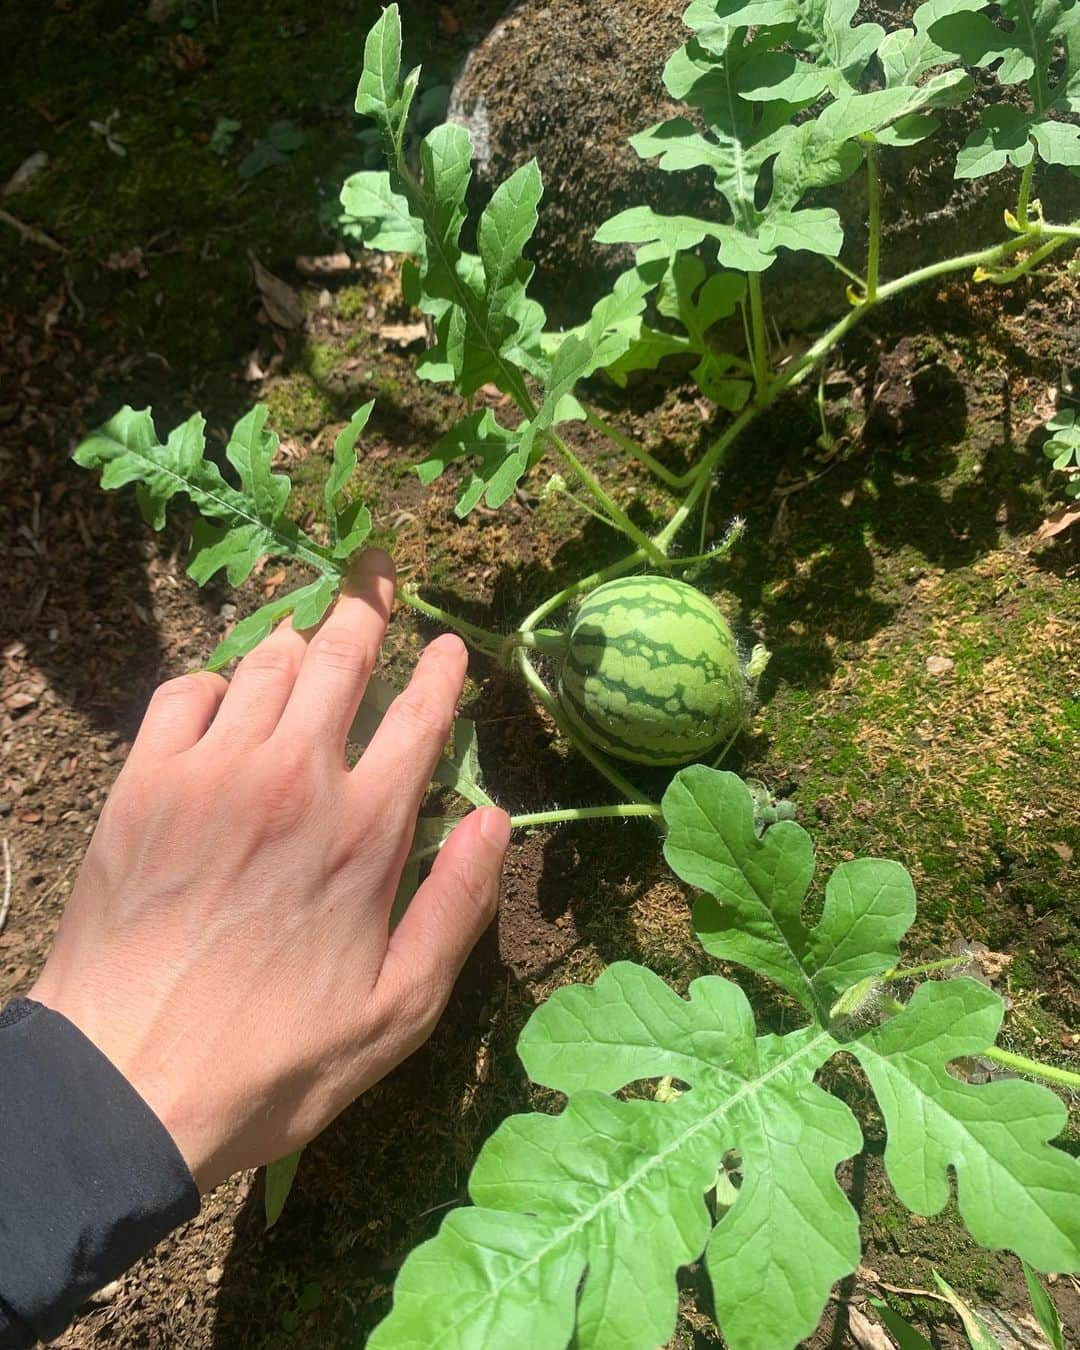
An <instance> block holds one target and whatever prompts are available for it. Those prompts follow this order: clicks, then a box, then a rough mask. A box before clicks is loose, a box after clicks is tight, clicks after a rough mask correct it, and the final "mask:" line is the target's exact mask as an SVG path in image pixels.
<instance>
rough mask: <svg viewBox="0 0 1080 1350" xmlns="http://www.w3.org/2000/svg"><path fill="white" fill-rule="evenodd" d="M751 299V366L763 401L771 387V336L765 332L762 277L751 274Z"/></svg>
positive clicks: (749, 286) (754, 273) (748, 282)
mask: <svg viewBox="0 0 1080 1350" xmlns="http://www.w3.org/2000/svg"><path fill="white" fill-rule="evenodd" d="M746 288H747V294H748V295H749V297H750V337H751V343H752V345H751V348H750V364H751V366H752V367H753V371H754V388H755V389H756V391H757V396H758V399H759V400H760V399H762V398H763V397H764V395H765V391H766V390H767V389H768V387H769V335H768V333H767V332H766V330H765V306H764V303H763V301H762V298H761V276H760V275H759V274H758V273H757V272H750V273H748V274H747V278H746Z"/></svg>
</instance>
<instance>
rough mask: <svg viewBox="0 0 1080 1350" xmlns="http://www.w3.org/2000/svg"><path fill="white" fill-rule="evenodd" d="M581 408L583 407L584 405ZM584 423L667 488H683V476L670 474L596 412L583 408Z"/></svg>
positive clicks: (664, 466)
mask: <svg viewBox="0 0 1080 1350" xmlns="http://www.w3.org/2000/svg"><path fill="white" fill-rule="evenodd" d="M582 406H583V407H584V405H582ZM585 421H586V422H587V423H588V425H589V426H591V427H593V428H594V429H595V430H596V431H599V432H600V433H601V434H602V435H604V436H606V437H607V438H608V440H609V441H611V442H613V443H614V444H615V445H617V446H618V447H619V449H620V450H625V451H626V453H627V454H628V455H630V456H632V457H633V458H634V459H636V460H639V461H640V462H641V463H642V464H644V465H645V467H646V468H647V469H649V470H650V472H652V473H654V474H656V476H657V478H659V479H661V480H662V481H663V482H665V483H667V485H668V487H682V486H683V480H684V478H685V475H684V474H677V473H672V471H671V470H670V469H669V468H668V467H667V466H666V465H664V464H661V463H660V461H659V460H658V459H655V458H654V457H653V456H652V455H650V454H649V452H648V451H647V450H643V449H642V448H641V446H640V445H638V444H637V442H636V441H632V440H631V439H630V437H629V436H625V435H623V433H622V432H621V431H620V430H619V428H618V427H614V426H612V425H611V423H610V422H607V421H605V420H604V418H602V417H601V416H600V414H599V413H598V412H594V411H593V409H592V408H585Z"/></svg>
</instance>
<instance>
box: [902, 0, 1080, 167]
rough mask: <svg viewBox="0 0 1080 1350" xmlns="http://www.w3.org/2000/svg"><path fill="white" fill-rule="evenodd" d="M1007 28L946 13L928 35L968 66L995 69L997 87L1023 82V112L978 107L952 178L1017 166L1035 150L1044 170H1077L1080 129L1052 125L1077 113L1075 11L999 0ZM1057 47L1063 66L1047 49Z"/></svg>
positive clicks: (1044, 2) (1040, 0)
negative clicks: (976, 120)
mask: <svg viewBox="0 0 1080 1350" xmlns="http://www.w3.org/2000/svg"><path fill="white" fill-rule="evenodd" d="M996 9H997V11H998V12H999V13H1000V16H1001V18H1002V19H1003V20H1005V21H1006V22H1007V23H1008V24H1009V30H1008V31H1006V30H1005V29H1003V28H999V27H998V26H997V24H995V23H993V22H992V21H991V20H990V19H989V18H988V17H987V15H986V14H984V13H972V12H962V13H946V14H943V15H942V17H940V18H939V19H937V20H936V21H935V22H932V23H931V24H930V25H929V36H930V37H931V39H932V40H933V41H934V42H936V43H938V44H939V45H940V46H941V47H942V48H944V49H945V50H946V51H948V52H953V53H955V54H956V55H958V56H959V57H960V59H961V60H962V61H963V62H964V63H965V64H966V65H969V66H976V67H982V66H989V65H993V66H994V67H995V74H996V76H997V78H998V79H999V80H1000V81H1001V83H1002V84H1005V85H1010V84H1018V83H1021V82H1025V83H1026V85H1027V93H1028V96H1029V105H1030V106H1029V107H1027V108H1023V109H1021V108H1019V107H1014V106H1013V105H1012V104H996V105H993V106H991V107H988V108H984V109H983V112H982V117H981V122H982V125H981V127H980V128H979V129H978V130H977V131H974V132H972V134H971V136H969V138H968V140H967V141H966V142H965V144H964V145H963V147H962V148H961V150H960V154H959V156H958V158H957V163H956V176H957V178H979V177H982V176H983V175H985V174H988V173H995V172H997V170H998V169H1001V168H1003V167H1004V166H1005V165H1006V164H1010V163H1011V164H1014V165H1016V166H1017V167H1021V168H1022V167H1023V166H1024V165H1026V164H1029V163H1030V162H1031V158H1032V155H1033V154H1034V153H1035V149H1036V147H1037V148H1038V153H1039V155H1040V157H1041V158H1042V159H1043V160H1045V161H1046V162H1047V163H1048V164H1065V165H1068V166H1070V167H1077V166H1080V127H1077V126H1075V125H1070V124H1067V123H1065V122H1062V121H1060V120H1058V119H1060V118H1062V117H1064V116H1067V115H1068V114H1070V113H1078V112H1080V9H1078V8H1077V7H1076V5H1075V4H1071V3H1067V2H1066V0H1001V3H1000V4H999V5H997V6H996ZM1059 42H1060V43H1063V45H1064V48H1065V60H1064V63H1063V68H1061V67H1057V72H1058V73H1057V74H1056V75H1055V69H1056V65H1055V51H1056V48H1057V45H1058V43H1059Z"/></svg>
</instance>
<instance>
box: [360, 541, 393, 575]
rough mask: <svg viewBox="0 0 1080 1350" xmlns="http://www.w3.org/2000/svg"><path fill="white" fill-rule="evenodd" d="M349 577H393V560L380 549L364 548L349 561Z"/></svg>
mask: <svg viewBox="0 0 1080 1350" xmlns="http://www.w3.org/2000/svg"><path fill="white" fill-rule="evenodd" d="M349 576H350V577H370V576H380V577H390V578H393V576H394V560H393V558H391V556H390V554H389V553H386V552H384V551H383V549H381V548H366V549H364V551H363V553H357V554H356V555H355V556H354V557H353V558H352V559H350V561H349Z"/></svg>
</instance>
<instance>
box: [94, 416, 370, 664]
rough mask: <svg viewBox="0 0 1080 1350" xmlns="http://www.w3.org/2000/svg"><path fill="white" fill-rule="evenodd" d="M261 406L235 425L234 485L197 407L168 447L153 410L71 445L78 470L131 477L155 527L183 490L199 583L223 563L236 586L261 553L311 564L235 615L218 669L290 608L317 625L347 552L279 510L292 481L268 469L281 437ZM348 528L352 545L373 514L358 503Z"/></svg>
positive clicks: (192, 572)
mask: <svg viewBox="0 0 1080 1350" xmlns="http://www.w3.org/2000/svg"><path fill="white" fill-rule="evenodd" d="M266 417H267V410H266V408H265V407H264V406H262V405H261V404H259V405H257V406H256V407H255V408H253V409H252V410H251V412H249V413H248V414H247V415H246V416H245V417H242V418H241V419H240V421H239V422H237V424H236V426H235V427H234V429H233V433H232V435H231V437H230V438H229V443H228V445H227V447H226V450H225V454H226V457H227V458H228V460H229V462H230V464H231V465H232V466H233V468H234V469H235V470H236V472H237V475H238V477H239V479H240V486H239V487H238V488H237V487H233V485H232V484H231V483H229V482H227V481H226V479H225V478H224V477H223V476H222V473H221V470H220V469H219V468H218V467H217V465H216V464H215V463H214V462H213V460H210V459H207V458H206V455H205V442H204V439H203V425H204V423H203V419H202V417H200V416H199V415H198V414H196V415H195V416H193V417H191V418H189V419H188V421H186V422H184V423H182V424H181V425H180V426H179V427H176V428H175V430H173V431H172V432H171V433H170V435H169V438H168V440H167V441H166V443H165V444H164V445H162V444H161V443H160V441H159V440H158V438H157V433H156V431H155V430H154V423H153V419H152V417H151V413H150V409H149V408H145V409H143V410H142V411H141V412H136V411H135V410H134V409H132V408H123V409H122V410H121V411H120V412H119V413H117V414H116V416H115V417H112V418H110V420H109V421H108V422H106V423H105V425H104V426H103V427H101V428H100V430H98V431H96V432H94V434H93V435H92V436H90V437H88V438H87V439H86V440H85V441H84V442H83V443H82V444H81V445H80V446H79V447H78V448H77V449H76V451H75V455H74V458H75V462H76V463H77V464H80V465H82V466H83V468H100V469H101V471H102V473H101V485H102V487H105V488H118V487H122V486H124V485H125V484H127V483H132V482H134V483H136V484H137V496H138V501H139V505H140V507H141V509H142V512H143V515H144V517H145V519H146V520H147V522H148V523H149V524H150V525H152V526H153V527H154V529H158V530H160V529H161V528H162V527H163V526H164V524H165V515H166V511H167V508H168V505H169V503H170V502H171V501H172V500H173V498H174V497H175V496H176V495H177V494H178V493H185V494H186V495H187V496H188V497H190V499H191V501H192V503H193V504H194V505H195V506H196V507H197V508H198V510H199V511H200V512H201V516H200V518H199V519H197V520H196V522H195V525H194V527H193V529H192V543H191V562H190V564H189V566H188V575H189V576H191V577H193V578H194V580H196V581H197V582H199V583H200V584H202V583H203V582H205V581H207V580H209V578H210V577H212V576H213V575H214V574H215V573H216V572H218V571H219V570H220V569H222V568H224V569H225V572H226V575H227V576H228V578H229V581H230V582H231V583H232V585H234V586H237V585H239V584H240V583H241V582H243V581H246V580H247V578H248V577H249V576H250V574H251V570H252V568H253V567H254V566H255V564H256V562H258V560H259V558H261V557H263V556H264V555H265V554H268V553H273V554H279V555H282V556H284V557H290V558H296V559H298V560H299V561H301V562H304V563H307V564H308V565H309V566H311V567H314V568H315V570H316V571H317V572H318V573H319V575H318V577H317V579H316V580H315V581H312V582H311V583H309V584H308V585H306V586H301V587H300V588H299V589H297V590H295V591H293V592H291V593H290V594H288V595H284V596H279V597H278V598H277V599H275V600H272V601H270V602H269V603H268V604H266V605H263V606H262V607H261V608H260V609H258V610H256V611H255V613H254V614H250V615H248V616H247V618H245V619H243V620H241V622H240V623H238V624H237V625H236V627H235V628H234V629H233V631H232V632H231V633H230V634H229V636H228V637H227V638H226V639H225V640H224V641H223V642H221V643H219V644H218V646H217V647H216V648H215V649H214V652H213V653H212V655H211V657H210V660H209V662H208V668H209V669H210V670H220V669H221V668H222V667H223V666H225V665H227V664H228V662H230V661H232V660H235V659H236V658H238V657H241V656H244V655H246V654H247V652H249V651H251V649H252V648H253V647H256V646H257V645H258V644H259V643H260V642H261V641H262V640H263V638H265V637H267V636H268V635H269V633H270V631H271V630H272V628H273V626H274V624H275V623H276V622H277V621H278V620H279V619H282V618H284V617H285V616H286V615H288V614H293V615H294V624H295V626H296V627H298V628H313V627H314V626H315V625H316V624H317V623H319V622H320V620H321V619H322V617H323V615H324V614H325V613H326V611H327V609H329V607H330V605H331V603H332V602H333V599H334V595H335V594H336V592H337V590H338V587H339V586H340V584H341V571H340V564H339V563H337V562H335V561H334V559H335V558H336V557H338V556H341V557H342V558H343V557H345V556H347V555H346V554H345V553H342V554H340V555H338V554H336V553H330V552H328V551H326V550H323V549H320V548H318V546H317V545H316V544H315V543H314V542H313V541H312V540H311V539H309V538H308V537H307V535H305V534H304V532H303V531H302V530H301V529H300V528H299V527H298V526H297V525H296V524H295V522H293V521H291V520H289V519H288V518H287V517H286V516H285V507H286V505H287V503H288V498H289V490H290V484H289V480H288V478H287V477H286V476H285V475H284V474H276V473H274V472H273V471H272V468H271V464H272V461H273V457H274V453H275V451H276V449H277V443H278V442H277V437H276V436H275V435H274V434H273V433H272V432H269V431H267V429H266ZM342 520H343V521H347V522H348V523H349V525H350V534H349V537H348V538H347V539H346V540H343V541H342V546H343V547H344V545H345V544H346V543H347V544H348V545H349V549H348V551H350V552H351V551H352V549H353V548H355V547H356V546H358V544H359V542H360V541H361V540H362V539H363V537H365V536H366V534H367V531H368V530H369V529H370V516H369V515H368V513H367V510H366V508H365V507H363V506H362V505H360V503H356V504H355V505H354V506H351V507H349V508H348V509H347V511H346V513H345V515H344V516H343V517H342Z"/></svg>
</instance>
